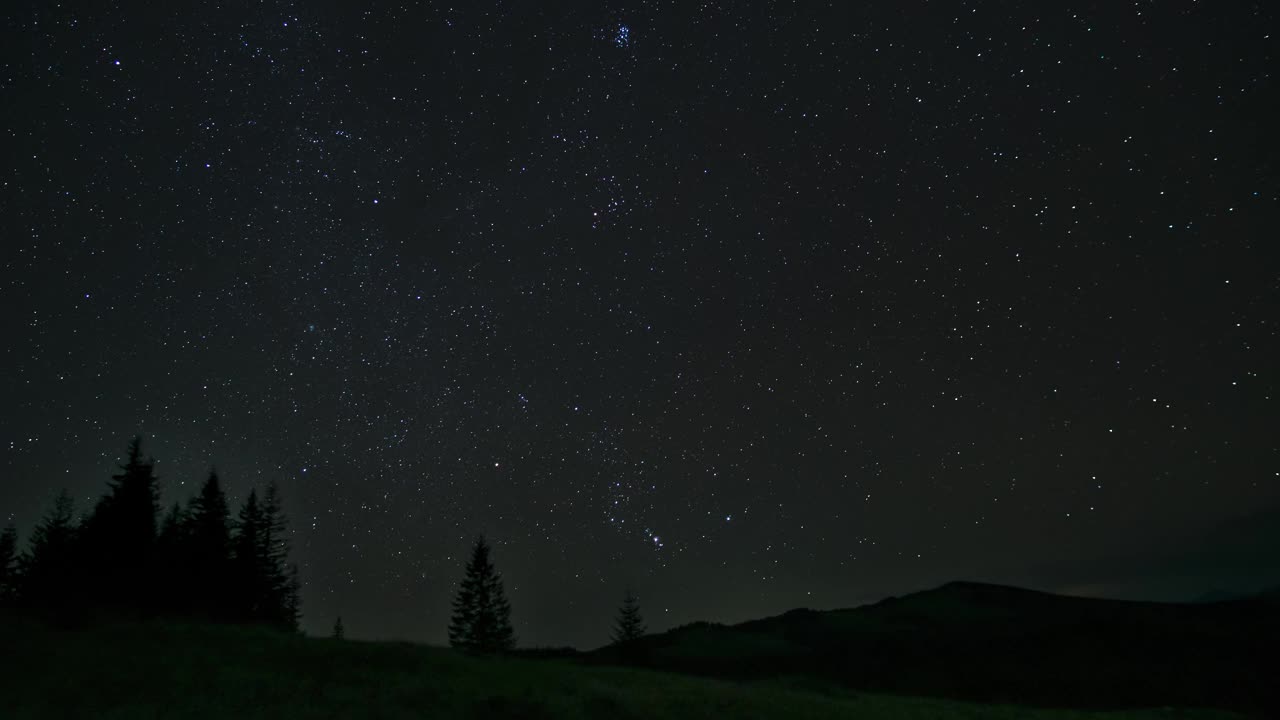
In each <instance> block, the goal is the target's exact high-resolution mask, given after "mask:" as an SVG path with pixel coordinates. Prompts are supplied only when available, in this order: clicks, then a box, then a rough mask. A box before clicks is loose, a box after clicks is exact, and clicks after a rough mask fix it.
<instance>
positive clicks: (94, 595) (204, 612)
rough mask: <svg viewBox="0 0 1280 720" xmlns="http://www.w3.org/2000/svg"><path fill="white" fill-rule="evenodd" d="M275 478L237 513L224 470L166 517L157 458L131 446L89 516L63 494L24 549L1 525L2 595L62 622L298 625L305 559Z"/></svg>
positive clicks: (136, 444) (294, 627)
mask: <svg viewBox="0 0 1280 720" xmlns="http://www.w3.org/2000/svg"><path fill="white" fill-rule="evenodd" d="M289 551H290V547H289V541H288V535H287V525H286V519H285V514H284V507H283V505H282V502H281V498H280V493H279V490H278V489H277V487H276V486H275V484H274V483H272V484H271V485H269V486H268V487H267V488H266V490H265V492H264V494H263V495H262V496H259V495H258V492H257V490H252V491H250V493H249V496H248V497H247V498H246V499H245V501H244V504H243V505H242V506H241V507H240V510H239V512H238V513H237V514H236V516H235V517H234V518H233V517H232V516H231V510H230V506H229V504H228V502H227V497H226V495H225V493H224V492H223V490H222V484H221V481H220V479H219V478H218V474H217V472H216V471H210V473H209V475H208V477H207V479H206V480H205V481H204V483H203V485H202V486H201V487H200V490H199V492H198V493H197V494H196V496H195V497H194V498H192V499H191V500H190V501H189V502H187V503H186V504H185V505H184V504H182V503H175V504H174V505H173V507H172V508H170V509H169V510H168V512H167V513H165V514H164V515H163V517H162V516H161V512H160V488H159V480H158V478H157V477H156V474H155V461H154V460H152V459H150V458H147V457H144V456H143V453H142V439H141V438H134V439H133V440H132V441H131V442H130V443H129V449H128V453H127V455H126V460H125V462H124V464H122V465H120V466H119V472H118V473H116V474H114V475H112V476H111V480H110V481H109V482H108V485H107V492H106V494H104V495H103V496H102V497H101V498H100V499H99V500H98V501H97V503H96V504H95V505H94V506H93V508H92V509H91V510H90V511H89V512H88V513H87V514H85V515H84V516H82V517H80V518H76V512H75V503H74V502H73V501H72V499H71V496H70V495H68V494H67V493H66V491H65V490H64V491H63V492H62V493H61V494H59V495H58V497H57V498H56V499H55V500H54V503H53V507H52V508H51V509H50V510H49V512H48V513H47V514H46V515H45V516H44V518H43V519H42V520H41V521H40V523H39V524H38V525H37V526H36V528H35V529H34V530H33V531H32V533H31V537H30V539H29V541H28V544H27V548H26V550H24V551H22V552H19V551H18V535H17V530H16V529H15V528H14V527H13V526H9V527H7V528H5V529H4V531H3V532H0V602H2V603H3V604H5V605H8V606H11V607H17V608H21V609H25V610H28V611H30V612H34V613H37V614H40V615H44V616H46V617H50V618H53V619H57V620H74V619H77V618H80V617H85V616H89V615H98V614H111V615H124V616H131V617H153V616H184V617H193V618H200V619H208V620H215V621H226V622H247V623H261V624H265V625H270V626H273V627H278V628H282V629H285V630H290V631H296V630H297V629H298V621H299V618H300V608H299V599H298V597H299V588H300V583H299V580H298V572H297V567H296V566H295V565H293V564H291V563H290V562H289Z"/></svg>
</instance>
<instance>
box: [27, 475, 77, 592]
mask: <svg viewBox="0 0 1280 720" xmlns="http://www.w3.org/2000/svg"><path fill="white" fill-rule="evenodd" d="M74 514H75V504H74V503H73V502H72V501H71V496H70V495H68V494H67V491H66V490H63V491H62V492H61V493H59V494H58V497H57V499H55V500H54V502H53V509H52V510H50V511H49V513H48V514H47V515H45V517H44V519H43V520H41V522H40V524H39V525H37V526H36V529H35V530H34V531H33V532H32V533H31V542H30V546H29V548H28V550H27V552H26V553H24V554H23V555H22V557H21V558H20V559H19V561H18V567H19V573H20V575H21V578H22V581H21V583H20V584H19V586H18V600H19V601H20V602H21V603H22V604H23V605H24V606H27V607H30V608H33V609H37V610H41V611H47V612H53V613H59V612H61V611H64V610H66V609H67V608H70V607H71V606H72V605H74V604H75V603H76V601H77V599H78V595H79V590H80V588H79V587H78V583H77V573H76V571H77V569H78V567H77V565H78V563H77V562H76V560H77V558H76V534H77V533H76V530H77V528H76V526H75V522H74V520H73V515H74Z"/></svg>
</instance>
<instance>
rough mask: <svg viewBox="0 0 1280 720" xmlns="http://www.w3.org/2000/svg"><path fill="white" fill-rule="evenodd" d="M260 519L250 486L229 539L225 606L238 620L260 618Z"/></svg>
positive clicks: (263, 562)
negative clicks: (229, 572) (229, 576)
mask: <svg viewBox="0 0 1280 720" xmlns="http://www.w3.org/2000/svg"><path fill="white" fill-rule="evenodd" d="M262 523H263V517H262V508H261V507H260V506H259V505H258V491H257V490H250V491H249V497H248V498H246V499H245V502H244V505H243V506H242V507H241V508H240V513H239V515H238V516H237V517H236V534H235V537H234V538H233V540H232V559H231V562H232V581H231V586H230V595H231V600H230V603H229V607H230V609H231V612H232V616H233V617H234V618H235V619H237V620H241V621H256V620H260V619H261V618H262V615H263V608H264V607H265V605H266V596H267V592H266V590H265V588H264V587H263V585H264V583H263V579H264V577H265V575H266V572H265V566H266V559H265V558H264V557H263V549H262V546H261V543H260V539H261V537H262Z"/></svg>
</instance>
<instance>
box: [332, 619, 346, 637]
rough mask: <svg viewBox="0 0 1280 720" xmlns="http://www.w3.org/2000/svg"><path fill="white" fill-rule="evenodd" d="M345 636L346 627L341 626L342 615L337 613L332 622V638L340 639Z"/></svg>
mask: <svg viewBox="0 0 1280 720" xmlns="http://www.w3.org/2000/svg"><path fill="white" fill-rule="evenodd" d="M346 637H347V630H346V628H344V627H342V616H341V615H339V616H338V619H337V621H336V622H334V623H333V639H334V640H342V639H345V638H346Z"/></svg>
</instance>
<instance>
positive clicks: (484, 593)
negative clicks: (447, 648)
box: [449, 535, 515, 652]
mask: <svg viewBox="0 0 1280 720" xmlns="http://www.w3.org/2000/svg"><path fill="white" fill-rule="evenodd" d="M489 552H490V551H489V544H488V543H486V542H485V539H484V536H483V535H481V536H480V537H478V538H476V544H475V546H474V548H472V551H471V560H470V561H469V562H468V563H467V572H466V576H465V577H464V578H463V580H462V585H461V587H459V588H458V594H457V596H456V597H455V598H454V599H453V618H452V621H451V622H450V623H449V644H450V645H452V646H453V647H456V648H461V649H463V650H470V651H473V652H502V651H504V650H510V649H511V648H512V647H514V646H515V635H514V634H513V633H512V630H511V604H510V603H508V602H507V596H506V592H505V591H504V590H503V589H502V577H501V576H500V575H498V573H497V571H496V570H494V567H493V562H492V561H491V560H490V559H489Z"/></svg>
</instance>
